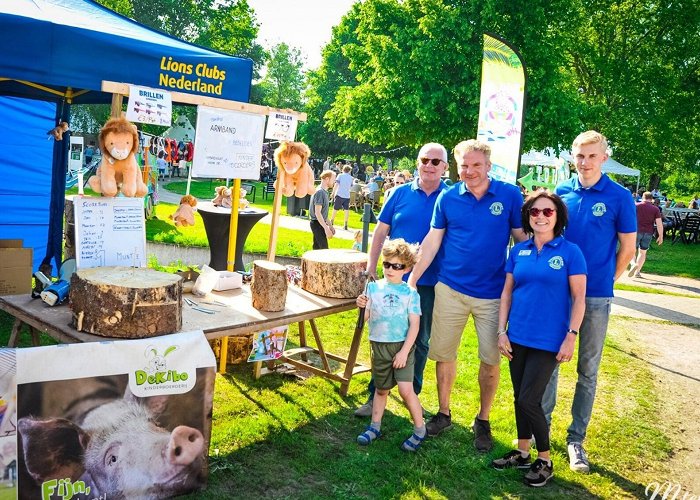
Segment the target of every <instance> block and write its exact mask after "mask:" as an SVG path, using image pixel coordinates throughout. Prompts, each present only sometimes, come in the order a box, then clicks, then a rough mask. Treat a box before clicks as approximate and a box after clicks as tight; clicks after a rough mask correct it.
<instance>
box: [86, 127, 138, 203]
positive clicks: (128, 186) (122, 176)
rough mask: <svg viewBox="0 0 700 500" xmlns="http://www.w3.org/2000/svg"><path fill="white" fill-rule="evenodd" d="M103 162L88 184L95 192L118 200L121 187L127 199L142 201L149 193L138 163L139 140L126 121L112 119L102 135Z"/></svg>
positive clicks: (134, 129) (101, 131)
mask: <svg viewBox="0 0 700 500" xmlns="http://www.w3.org/2000/svg"><path fill="white" fill-rule="evenodd" d="M99 142H100V151H102V162H101V163H100V166H99V168H98V169H97V171H96V172H95V175H94V176H92V177H90V180H89V181H88V183H89V184H90V187H91V188H92V190H93V191H95V192H97V193H102V195H104V196H116V194H117V192H118V190H119V186H120V185H121V192H122V194H124V196H128V197H130V198H142V197H144V196H145V195H146V193H148V187H146V184H145V183H144V182H143V178H142V176H141V169H140V168H139V165H138V163H136V156H135V154H136V151H137V150H138V146H139V136H138V132H137V130H136V126H135V125H133V124H132V123H130V122H129V121H128V120H127V119H126V118H111V119H110V120H108V121H107V123H105V125H104V127H102V130H100V135H99Z"/></svg>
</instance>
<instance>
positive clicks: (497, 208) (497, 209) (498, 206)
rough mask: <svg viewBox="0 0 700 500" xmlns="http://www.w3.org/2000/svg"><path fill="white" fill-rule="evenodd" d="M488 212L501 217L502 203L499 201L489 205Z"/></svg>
mask: <svg viewBox="0 0 700 500" xmlns="http://www.w3.org/2000/svg"><path fill="white" fill-rule="evenodd" d="M489 210H490V211H491V213H492V214H493V215H501V214H502V213H503V203H501V202H500V201H495V202H493V203H491V206H490V207H489Z"/></svg>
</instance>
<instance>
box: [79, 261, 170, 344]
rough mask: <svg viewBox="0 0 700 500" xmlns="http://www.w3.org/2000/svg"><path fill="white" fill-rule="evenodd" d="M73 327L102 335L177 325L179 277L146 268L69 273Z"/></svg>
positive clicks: (161, 331) (141, 333)
mask: <svg viewBox="0 0 700 500" xmlns="http://www.w3.org/2000/svg"><path fill="white" fill-rule="evenodd" d="M69 306H70V309H71V311H72V312H73V326H74V327H75V328H76V329H77V330H79V331H83V332H87V333H93V334H95V335H102V336H105V337H123V338H143V337H155V336H158V335H165V334H168V333H176V332H178V331H180V328H182V278H181V277H180V276H177V275H175V274H169V273H163V272H160V271H155V270H153V269H148V268H133V267H116V266H115V267H95V268H91V269H81V270H79V271H76V272H75V273H74V274H73V277H72V278H71V288H70V301H69Z"/></svg>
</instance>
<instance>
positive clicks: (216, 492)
mask: <svg viewBox="0 0 700 500" xmlns="http://www.w3.org/2000/svg"><path fill="white" fill-rule="evenodd" d="M263 378H264V379H265V380H263V379H260V380H253V379H252V376H251V375H250V374H249V370H248V369H247V368H243V369H238V368H236V369H234V370H232V371H230V372H229V373H227V374H226V375H224V376H223V380H222V382H224V381H225V382H224V384H227V389H226V390H229V389H230V390H231V394H232V395H234V396H235V397H237V398H239V399H240V396H239V394H240V395H242V396H243V398H245V399H244V400H241V403H240V404H237V409H236V410H233V411H232V412H231V413H230V414H228V415H221V414H217V411H216V406H215V409H214V411H215V421H218V422H217V423H215V425H221V424H223V422H221V420H222V419H226V425H227V426H230V428H229V429H228V430H227V436H232V437H227V436H222V435H219V436H217V437H216V439H215V438H214V437H213V438H212V441H213V442H216V443H217V444H213V446H214V447H219V448H221V449H224V447H226V446H227V445H228V447H229V450H230V451H229V450H227V451H225V452H224V453H219V454H218V455H217V454H216V453H212V455H214V456H212V457H211V459H210V480H209V486H208V489H207V490H206V491H204V492H201V493H198V494H197V495H196V496H194V495H191V496H190V497H189V498H193V499H194V498H197V499H220V498H255V497H262V496H264V497H267V498H304V499H305V498H396V497H404V496H406V497H411V498H415V497H419V498H428V497H431V498H432V497H445V498H460V499H461V498H491V497H495V498H498V497H507V498H551V499H555V498H557V499H558V498H562V497H564V496H566V497H570V498H595V496H594V495H592V494H591V493H590V492H589V491H588V490H586V489H585V488H584V487H582V486H581V485H580V484H577V483H576V482H572V481H568V480H566V479H564V478H560V477H557V476H555V478H554V480H553V481H552V482H551V483H550V484H549V485H548V486H547V487H545V488H540V489H533V488H528V487H527V486H525V485H524V484H523V483H522V476H523V472H522V471H517V470H508V471H496V470H494V469H492V468H491V467H490V461H491V460H492V459H493V458H495V457H497V456H500V455H501V454H503V453H505V452H506V451H507V450H508V449H509V445H506V444H505V443H498V446H497V449H496V450H495V451H494V452H492V453H490V454H479V453H477V452H476V451H475V450H474V448H473V447H472V440H473V435H472V432H471V430H470V429H468V428H467V427H465V426H463V425H459V424H456V425H455V426H454V428H453V429H452V430H450V431H448V432H445V433H444V434H443V435H440V436H439V437H437V438H431V439H428V440H426V441H425V442H424V444H423V446H422V447H421V449H420V450H419V452H418V453H416V454H409V453H406V452H403V451H401V450H400V449H399V446H400V445H401V443H402V442H403V440H404V439H406V437H408V436H409V435H410V434H411V432H412V430H413V427H412V424H411V421H410V418H409V416H408V411H407V410H406V409H404V408H403V407H396V406H395V405H394V407H393V410H394V412H389V411H387V413H386V414H385V416H384V420H383V423H382V432H383V436H382V438H380V439H379V440H377V441H376V442H375V443H373V444H372V445H370V446H368V447H362V446H359V445H358V444H356V437H357V435H358V434H359V433H361V432H362V431H363V430H364V428H365V427H366V425H367V420H366V419H360V418H356V417H354V416H353V414H352V411H353V409H354V404H355V403H356V402H357V401H356V400H357V399H358V398H357V396H352V397H350V398H342V397H340V396H339V395H338V393H337V384H336V383H333V382H330V381H327V380H321V379H319V377H314V378H312V379H309V380H307V381H305V382H299V383H294V384H289V383H288V380H285V379H284V378H283V377H279V376H277V377H275V376H271V377H263ZM222 385H223V384H222ZM215 405H216V402H215ZM351 405H352V407H351ZM233 413H235V414H233ZM292 414H293V416H292ZM261 419H268V420H269V424H265V425H263V426H262V428H261V430H260V431H259V434H258V435H254V436H253V438H252V439H250V438H248V442H246V443H245V444H241V445H240V446H239V447H236V446H235V445H234V446H230V443H227V442H226V440H228V439H234V438H235V436H237V435H240V434H242V433H244V432H248V431H249V430H250V429H251V428H256V429H257V428H259V426H260V425H261V424H260V420H261ZM245 439H246V438H242V440H245ZM557 466H558V467H564V464H555V467H557ZM614 480H615V481H616V482H617V481H619V482H620V483H622V486H621V487H622V488H624V489H625V490H628V491H638V486H637V485H634V484H629V485H627V484H625V483H624V482H623V481H622V480H621V479H620V478H614ZM628 487H629V489H628Z"/></svg>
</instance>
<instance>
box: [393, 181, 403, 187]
mask: <svg viewBox="0 0 700 500" xmlns="http://www.w3.org/2000/svg"><path fill="white" fill-rule="evenodd" d="M394 184H396V185H397V186H400V185H401V184H406V183H405V182H404V181H396V182H395V183H394Z"/></svg>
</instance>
